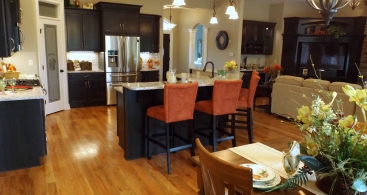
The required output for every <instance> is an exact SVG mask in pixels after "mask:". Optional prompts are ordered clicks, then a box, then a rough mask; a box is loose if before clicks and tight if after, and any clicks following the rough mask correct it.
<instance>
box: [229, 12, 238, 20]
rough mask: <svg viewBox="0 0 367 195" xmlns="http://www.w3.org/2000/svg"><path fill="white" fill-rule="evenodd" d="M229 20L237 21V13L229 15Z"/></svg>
mask: <svg viewBox="0 0 367 195" xmlns="http://www.w3.org/2000/svg"><path fill="white" fill-rule="evenodd" d="M229 19H231V20H236V19H238V13H237V12H234V13H232V14H231V15H229Z"/></svg>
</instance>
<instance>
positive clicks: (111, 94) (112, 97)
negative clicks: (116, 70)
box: [106, 82, 121, 105]
mask: <svg viewBox="0 0 367 195" xmlns="http://www.w3.org/2000/svg"><path fill="white" fill-rule="evenodd" d="M118 86H121V82H117V83H116V82H115V83H107V84H106V93H107V94H106V97H107V105H114V104H116V90H115V89H114V87H118Z"/></svg>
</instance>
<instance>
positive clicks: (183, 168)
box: [0, 98, 301, 195]
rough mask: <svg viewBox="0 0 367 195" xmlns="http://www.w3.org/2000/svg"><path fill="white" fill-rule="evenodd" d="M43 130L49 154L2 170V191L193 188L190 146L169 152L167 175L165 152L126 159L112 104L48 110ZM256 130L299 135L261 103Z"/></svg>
mask: <svg viewBox="0 0 367 195" xmlns="http://www.w3.org/2000/svg"><path fill="white" fill-rule="evenodd" d="M259 101H260V103H262V101H263V100H261V99H260V98H259V99H258V102H259ZM46 131H47V138H48V141H47V149H48V155H47V156H45V157H43V158H42V166H39V167H32V168H27V169H21V170H15V171H8V172H1V173H0V194H1V195H46V194H47V195H56V194H57V195H119V194H123V195H128V194H137V195H146V194H159V195H163V194H169V195H172V194H184V195H190V194H197V191H198V188H197V185H196V170H195V169H196V168H195V167H193V166H192V163H191V162H190V161H189V160H188V158H189V157H190V152H189V150H185V151H180V152H177V153H175V154H172V174H170V175H169V174H167V167H166V156H165V154H160V155H155V156H153V157H152V159H151V160H147V159H146V158H142V159H137V160H131V161H126V160H125V159H124V157H123V154H124V151H123V150H122V149H121V148H120V147H119V145H118V137H117V136H116V108H115V106H99V107H87V108H76V109H71V110H66V111H61V112H58V113H55V114H51V115H48V116H46ZM254 135H255V142H262V143H265V144H268V145H270V146H272V147H274V148H276V149H279V150H280V149H284V148H285V147H286V143H287V142H291V141H293V140H295V139H296V140H300V139H301V136H300V132H299V130H298V129H297V127H296V126H295V125H294V124H292V123H291V122H288V121H285V120H284V119H283V118H278V117H274V116H273V115H268V114H266V113H263V112H262V111H261V109H256V110H255V111H254ZM247 143H248V139H247V131H245V130H237V144H238V145H243V144H247ZM228 147H231V141H226V142H222V143H221V144H219V145H218V150H222V149H225V148H228ZM208 150H211V148H210V147H208Z"/></svg>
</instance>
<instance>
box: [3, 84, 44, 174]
mask: <svg viewBox="0 0 367 195" xmlns="http://www.w3.org/2000/svg"><path fill="white" fill-rule="evenodd" d="M33 90H35V89H33ZM0 110H1V111H2V112H0V124H1V131H0V146H1V147H0V171H9V170H15V169H21V168H29V167H34V166H40V165H41V161H40V158H41V157H42V156H45V155H47V143H46V140H47V139H46V128H45V112H44V100H43V99H28V100H15V101H0Z"/></svg>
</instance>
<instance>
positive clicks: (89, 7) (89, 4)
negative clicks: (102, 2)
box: [83, 3, 93, 9]
mask: <svg viewBox="0 0 367 195" xmlns="http://www.w3.org/2000/svg"><path fill="white" fill-rule="evenodd" d="M83 9H93V3H83Z"/></svg>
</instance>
